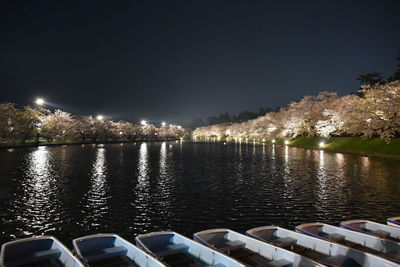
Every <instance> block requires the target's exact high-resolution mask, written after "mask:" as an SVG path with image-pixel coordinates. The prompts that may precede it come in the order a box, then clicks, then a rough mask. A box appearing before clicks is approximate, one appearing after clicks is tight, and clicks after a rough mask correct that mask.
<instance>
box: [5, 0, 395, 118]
mask: <svg viewBox="0 0 400 267" xmlns="http://www.w3.org/2000/svg"><path fill="white" fill-rule="evenodd" d="M399 11H400V1H398V0H396V1H382V0H376V1H332V0H329V1H327V0H326V1H324V0H320V1H267V0H265V1H257V0H254V1H249V0H243V1H232V0H229V1H222V0H212V1H207V0H198V1H190V0H183V1H172V0H168V1H167V0H162V1H150V0H149V1H147V0H146V1H145V0H142V1H133V0H131V1H111V0H110V1H99V0H96V1H95V0H92V1H85V0H79V1H59V0H57V1H54V0H51V1H44V0H40V1H38V0H35V1H18V0H9V1H4V0H0V91H1V94H0V102H4V101H12V102H16V103H18V104H20V105H23V104H32V100H33V99H34V98H35V97H36V96H42V97H44V98H45V99H46V100H48V101H49V102H51V103H53V104H54V106H58V107H60V108H62V109H64V110H66V111H69V112H72V113H80V114H98V113H102V114H105V115H109V116H111V117H113V118H118V119H128V120H138V119H141V118H146V119H148V120H151V121H158V120H166V121H168V122H173V123H181V122H184V121H188V120H191V119H193V118H195V117H206V116H209V115H214V114H219V113H221V112H225V111H227V112H231V113H238V112H240V111H242V110H257V109H258V108H259V107H273V108H275V107H277V106H285V105H287V104H288V103H290V102H291V101H293V100H298V99H300V98H301V97H302V96H303V95H312V94H317V93H318V92H319V91H322V90H334V91H337V92H339V94H341V95H344V94H348V93H350V92H354V91H356V90H357V88H358V86H359V84H358V82H357V81H356V77H357V76H358V75H359V74H362V73H367V72H371V71H374V70H377V71H379V72H383V73H384V74H385V76H386V77H387V76H389V75H390V74H391V73H392V72H393V71H394V68H395V63H396V55H397V52H398V51H399V50H400V15H399V14H400V13H399Z"/></svg>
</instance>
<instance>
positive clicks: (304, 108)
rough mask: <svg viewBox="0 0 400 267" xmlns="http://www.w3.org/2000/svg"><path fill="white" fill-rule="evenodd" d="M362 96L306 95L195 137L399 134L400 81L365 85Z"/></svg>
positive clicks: (198, 131)
mask: <svg viewBox="0 0 400 267" xmlns="http://www.w3.org/2000/svg"><path fill="white" fill-rule="evenodd" d="M361 95H362V96H357V95H347V96H343V97H339V96H338V95H337V94H336V93H334V92H322V93H320V94H319V95H318V96H305V97H304V98H303V99H301V100H300V101H298V102H292V103H291V104H289V106H288V107H287V108H282V109H280V110H279V111H278V112H271V113H268V114H266V115H265V116H262V117H259V118H257V119H254V120H249V121H246V122H243V123H234V124H227V125H212V126H206V127H200V128H197V129H195V130H194V131H193V132H192V137H193V138H194V139H209V138H218V139H224V140H225V139H235V140H244V139H247V140H262V139H266V140H272V139H275V138H295V137H298V136H321V137H324V138H329V137H331V136H364V137H374V136H379V137H381V138H383V139H385V140H387V141H389V140H390V139H391V138H394V137H396V136H399V135H400V81H394V82H391V83H387V84H376V85H368V86H364V87H363V88H362V90H361Z"/></svg>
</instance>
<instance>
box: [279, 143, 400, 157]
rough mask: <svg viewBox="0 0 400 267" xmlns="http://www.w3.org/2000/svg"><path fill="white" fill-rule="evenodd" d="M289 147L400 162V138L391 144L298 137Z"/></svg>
mask: <svg viewBox="0 0 400 267" xmlns="http://www.w3.org/2000/svg"><path fill="white" fill-rule="evenodd" d="M321 142H323V144H322V143H321ZM277 143H282V144H283V143H284V141H283V140H277ZM288 146H293V147H301V148H310V149H323V150H326V151H331V152H338V153H351V154H357V155H362V156H368V157H380V158H390V159H396V160H400V138H394V139H391V141H390V143H386V142H385V140H383V139H380V138H362V137H332V138H329V139H323V138H321V137H298V138H295V139H292V140H290V142H289V144H288Z"/></svg>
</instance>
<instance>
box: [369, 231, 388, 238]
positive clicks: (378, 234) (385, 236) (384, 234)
mask: <svg viewBox="0 0 400 267" xmlns="http://www.w3.org/2000/svg"><path fill="white" fill-rule="evenodd" d="M371 233H372V234H373V235H375V236H378V237H382V238H387V237H389V236H390V233H389V232H386V231H384V230H374V231H371Z"/></svg>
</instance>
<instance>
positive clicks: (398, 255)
mask: <svg viewBox="0 0 400 267" xmlns="http://www.w3.org/2000/svg"><path fill="white" fill-rule="evenodd" d="M377 255H378V256H379V257H383V258H386V259H390V260H391V261H395V262H400V252H398V251H388V252H382V253H379V254H377Z"/></svg>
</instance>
